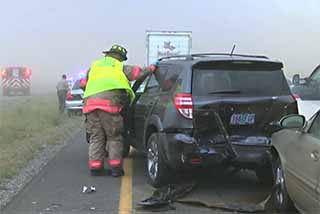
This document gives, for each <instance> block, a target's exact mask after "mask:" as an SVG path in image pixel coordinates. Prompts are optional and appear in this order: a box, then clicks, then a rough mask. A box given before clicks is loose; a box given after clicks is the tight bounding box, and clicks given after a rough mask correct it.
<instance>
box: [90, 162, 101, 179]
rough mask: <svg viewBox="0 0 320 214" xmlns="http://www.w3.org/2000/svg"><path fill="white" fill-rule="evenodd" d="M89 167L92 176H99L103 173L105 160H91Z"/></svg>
mask: <svg viewBox="0 0 320 214" xmlns="http://www.w3.org/2000/svg"><path fill="white" fill-rule="evenodd" d="M89 169H90V173H91V175H92V176H99V175H102V174H103V169H104V167H103V160H90V161H89Z"/></svg>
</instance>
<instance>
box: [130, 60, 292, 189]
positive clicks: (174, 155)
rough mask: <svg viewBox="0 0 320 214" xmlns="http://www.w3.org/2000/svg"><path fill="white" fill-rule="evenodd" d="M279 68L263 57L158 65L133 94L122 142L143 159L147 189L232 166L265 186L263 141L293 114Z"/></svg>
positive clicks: (266, 151) (266, 163)
mask: <svg viewBox="0 0 320 214" xmlns="http://www.w3.org/2000/svg"><path fill="white" fill-rule="evenodd" d="M282 67H283V64H282V63H281V62H277V61H272V60H270V59H268V58H267V57H264V56H249V55H228V54H194V55H187V56H174V57H167V58H162V59H160V60H159V63H158V64H157V70H156V72H155V73H153V74H152V75H150V76H149V77H147V78H146V79H145V80H143V81H139V82H136V83H135V85H134V86H133V88H134V90H136V95H137V98H136V100H135V102H134V104H133V105H132V108H131V109H130V114H129V115H130V117H126V120H127V121H126V123H125V124H126V126H127V127H126V129H127V139H130V144H131V145H132V146H133V147H135V148H137V149H138V150H140V151H145V152H146V153H147V161H148V175H149V178H150V182H151V184H152V185H153V186H160V185H162V184H164V183H166V182H169V179H170V177H171V175H173V174H176V173H173V172H177V171H180V170H182V169H188V168H192V167H193V166H201V167H210V169H211V168H212V170H214V169H215V167H217V168H218V167H219V168H221V167H228V166H234V167H239V168H245V169H252V170H255V171H256V174H257V176H258V178H259V179H260V180H261V181H264V182H266V181H269V180H271V174H269V173H271V165H270V145H271V135H272V133H274V132H275V131H276V130H278V126H277V124H278V123H277V122H278V121H279V120H280V118H282V117H283V116H285V115H288V114H296V113H297V112H298V111H297V103H296V101H295V99H294V97H293V96H292V95H291V93H290V89H289V87H288V84H287V81H286V78H285V76H284V74H283V71H282ZM269 178H270V179H269Z"/></svg>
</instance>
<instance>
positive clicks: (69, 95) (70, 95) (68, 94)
mask: <svg viewBox="0 0 320 214" xmlns="http://www.w3.org/2000/svg"><path fill="white" fill-rule="evenodd" d="M72 99H73V96H72V94H71V93H70V92H68V93H67V100H72Z"/></svg>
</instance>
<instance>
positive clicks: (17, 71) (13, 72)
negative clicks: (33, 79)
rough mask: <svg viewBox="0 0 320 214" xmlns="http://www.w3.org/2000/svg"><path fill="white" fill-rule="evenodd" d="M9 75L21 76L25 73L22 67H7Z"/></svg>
mask: <svg viewBox="0 0 320 214" xmlns="http://www.w3.org/2000/svg"><path fill="white" fill-rule="evenodd" d="M6 70H7V73H8V76H9V77H14V78H19V77H20V76H22V75H23V69H22V68H9V69H6Z"/></svg>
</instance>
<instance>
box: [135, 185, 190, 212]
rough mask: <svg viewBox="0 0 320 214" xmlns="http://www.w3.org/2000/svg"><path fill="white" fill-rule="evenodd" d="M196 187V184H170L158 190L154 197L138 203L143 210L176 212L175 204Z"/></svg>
mask: <svg viewBox="0 0 320 214" xmlns="http://www.w3.org/2000/svg"><path fill="white" fill-rule="evenodd" d="M194 187H195V183H193V182H192V183H185V184H169V185H167V186H164V187H162V188H159V189H156V190H155V191H154V192H153V194H152V196H151V197H149V198H147V199H144V200H142V201H140V202H139V203H138V205H139V206H141V209H145V210H151V211H153V212H164V211H169V210H175V207H174V206H173V203H174V202H175V201H177V200H178V199H179V198H182V197H184V196H185V195H187V194H188V193H190V192H191V191H192V190H193V189H194Z"/></svg>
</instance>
